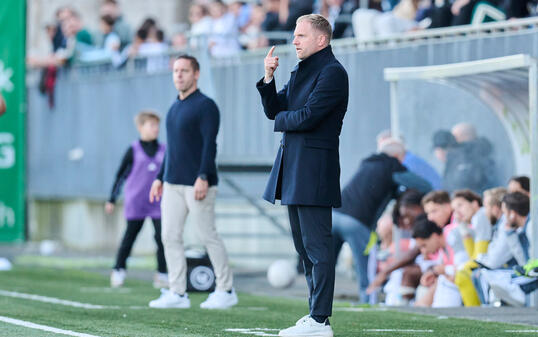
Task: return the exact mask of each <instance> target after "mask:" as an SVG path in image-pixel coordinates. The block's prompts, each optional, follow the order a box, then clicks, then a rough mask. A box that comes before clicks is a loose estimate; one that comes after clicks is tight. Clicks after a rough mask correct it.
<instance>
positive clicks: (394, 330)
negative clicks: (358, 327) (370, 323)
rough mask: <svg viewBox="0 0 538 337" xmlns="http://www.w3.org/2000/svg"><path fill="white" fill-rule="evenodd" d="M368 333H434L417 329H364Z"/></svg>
mask: <svg viewBox="0 0 538 337" xmlns="http://www.w3.org/2000/svg"><path fill="white" fill-rule="evenodd" d="M362 331H366V332H433V330H415V329H363V330H362Z"/></svg>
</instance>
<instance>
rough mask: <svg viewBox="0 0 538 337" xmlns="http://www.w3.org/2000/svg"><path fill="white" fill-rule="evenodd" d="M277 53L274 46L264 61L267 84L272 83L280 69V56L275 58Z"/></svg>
mask: <svg viewBox="0 0 538 337" xmlns="http://www.w3.org/2000/svg"><path fill="white" fill-rule="evenodd" d="M274 51H275V46H272V47H271V49H270V50H269V52H268V53H267V56H266V57H265V59H264V60H263V64H264V66H265V78H264V81H265V83H268V82H270V81H271V80H272V79H273V74H274V72H275V70H276V68H277V67H278V56H273V52H274Z"/></svg>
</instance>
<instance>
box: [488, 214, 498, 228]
mask: <svg viewBox="0 0 538 337" xmlns="http://www.w3.org/2000/svg"><path fill="white" fill-rule="evenodd" d="M497 221H499V218H497V217H496V216H494V215H491V216H490V217H489V222H490V223H491V225H492V226H493V225H495V224H496V223H497Z"/></svg>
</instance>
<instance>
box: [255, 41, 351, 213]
mask: <svg viewBox="0 0 538 337" xmlns="http://www.w3.org/2000/svg"><path fill="white" fill-rule="evenodd" d="M256 87H257V89H258V91H259V92H260V95H261V99H262V104H263V108H264V111H265V115H266V116H267V118H269V119H271V120H274V121H275V127H274V131H275V132H282V133H283V135H282V140H281V144H280V148H279V149H278V154H277V156H276V160H275V163H274V165H273V169H272V170H271V175H270V177H269V181H268V183H267V187H266V190H265V193H264V196H263V198H264V199H265V200H267V201H269V202H272V203H274V202H275V199H280V200H281V201H282V204H283V205H304V206H326V207H340V205H341V194H340V159H339V154H338V145H339V136H340V131H341V130H342V122H343V119H344V115H345V113H346V110H347V103H348V96H349V87H348V77H347V73H346V70H345V69H344V67H342V65H341V64H340V63H339V62H338V61H337V60H336V58H335V57H334V55H333V53H332V49H331V46H328V47H326V48H324V49H322V50H320V51H319V52H317V53H315V54H313V55H311V56H310V57H308V58H306V59H304V60H302V61H301V62H299V64H298V65H297V66H296V67H295V69H294V70H293V71H292V73H291V77H290V80H289V82H288V83H287V84H286V85H285V86H284V88H283V89H282V90H281V91H279V92H278V93H277V92H276V88H275V80H274V79H273V80H272V81H271V82H270V83H264V81H263V78H262V79H261V80H260V81H259V82H258V83H257V84H256Z"/></svg>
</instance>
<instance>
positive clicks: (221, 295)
mask: <svg viewBox="0 0 538 337" xmlns="http://www.w3.org/2000/svg"><path fill="white" fill-rule="evenodd" d="M237 302H239V301H238V299H237V294H236V293H235V290H234V289H233V288H232V291H231V292H227V291H222V290H215V291H214V292H212V293H211V294H209V296H208V297H207V300H205V301H204V302H202V304H200V308H202V309H228V308H230V307H233V306H234V305H236V304H237Z"/></svg>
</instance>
